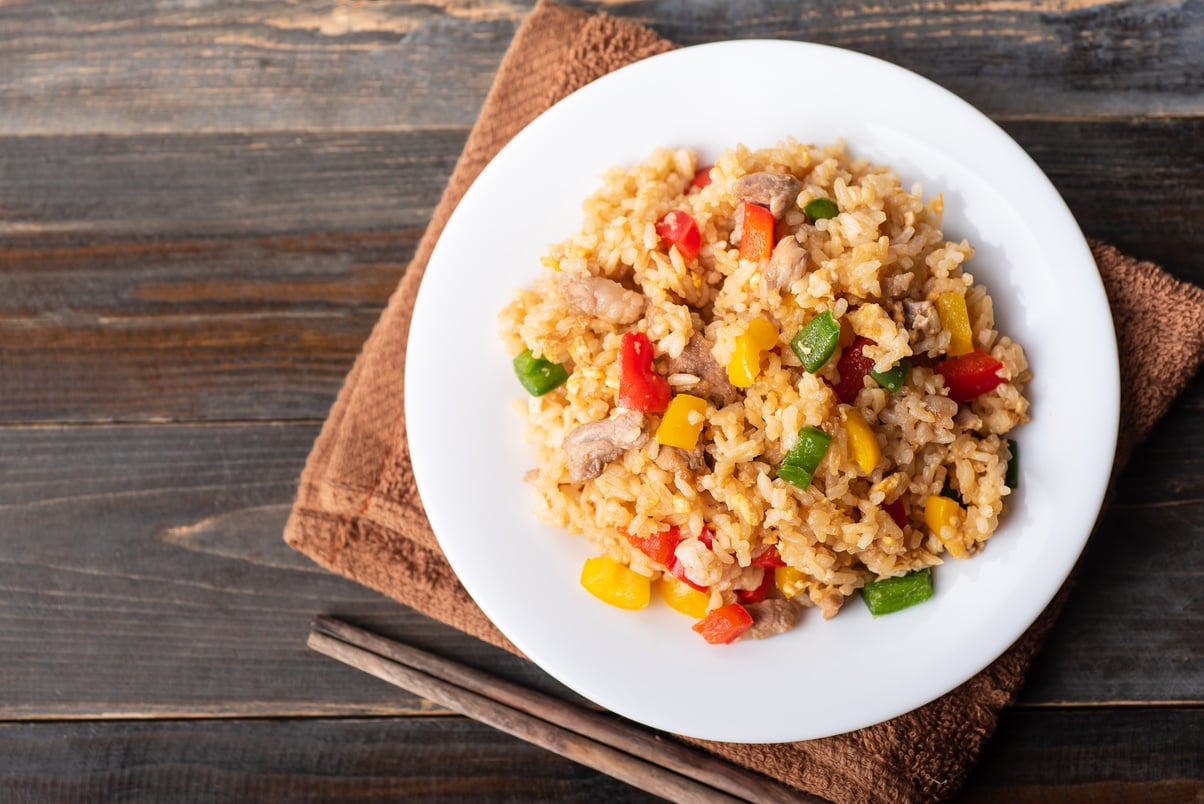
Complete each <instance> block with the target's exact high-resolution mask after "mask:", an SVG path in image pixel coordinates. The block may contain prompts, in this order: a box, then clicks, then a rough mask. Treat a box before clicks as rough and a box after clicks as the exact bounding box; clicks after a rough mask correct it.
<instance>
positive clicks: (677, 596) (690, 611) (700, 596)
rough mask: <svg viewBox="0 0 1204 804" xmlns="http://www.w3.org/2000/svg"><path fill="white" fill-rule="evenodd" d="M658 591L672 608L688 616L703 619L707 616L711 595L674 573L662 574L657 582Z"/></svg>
mask: <svg viewBox="0 0 1204 804" xmlns="http://www.w3.org/2000/svg"><path fill="white" fill-rule="evenodd" d="M656 591H657V592H659V593H660V596H661V597H662V598H663V599H664V601H665V602H666V603H668V604H669V606H670V608H672V609H674V610H675V611H680V612H681V613H682V614H684V615H686V616H687V617H693V618H694V619H695V620H701V619H702V618H703V617H705V616H707V606H709V605H710V603H711V596H710V595H708V594H707V593H706V592H702V591H699V590H698V589H695V588H693V587H691V586H690V585H689V584H685V583H682V582H681V581H679V580H677V579H676V578H674V577H673V576H672V575H662V576H661V577H660V580H658V581H657V582H656Z"/></svg>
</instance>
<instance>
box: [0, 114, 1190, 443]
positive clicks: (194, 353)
mask: <svg viewBox="0 0 1204 804" xmlns="http://www.w3.org/2000/svg"><path fill="white" fill-rule="evenodd" d="M1009 129H1010V130H1011V133H1012V134H1013V135H1014V136H1016V137H1017V139H1018V140H1019V141H1020V143H1021V144H1022V145H1024V146H1025V147H1026V148H1027V149H1028V150H1029V151H1030V152H1031V153H1033V154H1034V156H1035V157H1036V158H1037V160H1038V162H1039V163H1040V164H1041V165H1042V167H1043V168H1044V169H1045V170H1046V171H1047V172H1048V173H1049V174H1050V176H1051V177H1052V178H1053V181H1054V183H1055V185H1056V186H1057V187H1058V189H1059V190H1060V191H1061V192H1062V193H1063V194H1064V196H1065V197H1066V198H1067V200H1068V202H1069V204H1070V207H1071V209H1072V211H1074V213H1075V214H1076V215H1077V216H1078V219H1079V221H1080V225H1081V226H1082V228H1083V229H1084V230H1085V231H1086V233H1087V234H1088V235H1091V236H1096V237H1102V238H1106V239H1110V240H1112V241H1114V242H1117V243H1119V244H1120V245H1121V246H1123V247H1125V248H1127V249H1129V251H1130V252H1131V253H1133V254H1135V255H1137V256H1140V257H1143V258H1146V259H1156V260H1161V261H1162V262H1163V264H1164V265H1165V266H1166V267H1167V268H1168V269H1169V270H1170V271H1171V272H1172V273H1174V274H1176V275H1177V276H1180V277H1181V278H1183V279H1187V280H1189V281H1194V282H1197V283H1200V284H1204V264H1202V263H1201V262H1200V260H1199V259H1198V255H1199V253H1200V252H1201V250H1202V249H1204V188H1202V187H1201V186H1200V183H1199V181H1197V180H1196V179H1197V178H1198V175H1199V168H1200V165H1199V164H1198V162H1199V160H1198V159H1196V160H1195V161H1194V162H1193V160H1192V158H1191V156H1190V155H1191V154H1193V153H1198V149H1197V148H1195V144H1196V143H1198V142H1199V141H1201V139H1204V118H1199V119H1195V120H1180V121H1176V122H1174V123H1171V122H1166V121H1158V120H1145V121H1108V122H1098V123H1092V124H1086V123H1079V122H1058V121H1019V122H1016V123H1013V124H1009ZM464 135H465V133H464V132H463V131H444V132H426V133H422V134H414V133H405V132H398V133H361V134H355V135H345V136H337V137H336V136H312V137H309V136H307V137H303V138H300V139H299V138H297V137H294V136H286V135H262V136H258V135H257V136H243V135H224V134H223V135H187V136H173V137H162V138H156V137H29V138H20V137H18V138H8V139H4V138H0V172H2V173H3V174H4V175H5V177H6V181H7V183H6V184H5V185H4V187H8V188H13V189H12V190H6V189H4V188H0V266H2V269H0V335H3V337H2V338H0V362H2V363H3V366H4V372H5V386H6V393H5V394H4V395H3V396H2V397H0V421H10V422H12V421H48V420H57V421H114V420H117V421H135V420H137V421H147V420H155V421H160V420H164V419H173V420H174V419H188V420H207V419H280V418H321V417H323V416H325V414H326V411H327V410H328V409H329V407H330V404H331V402H332V401H333V399H334V395H335V393H336V392H337V390H338V387H339V385H340V384H341V382H342V379H343V377H344V376H345V374H346V371H347V370H348V369H349V368H350V365H351V362H352V360H353V358H354V356H355V354H356V353H357V352H358V350H359V347H360V345H361V344H362V342H363V340H364V338H366V337H367V334H368V332H369V330H370V328H371V326H372V324H373V322H374V320H375V318H376V315H377V311H378V310H379V309H380V307H381V306H383V304H384V302H385V301H386V299H387V298H388V295H389V293H390V292H391V289H392V287H393V286H394V284H395V283H396V281H397V280H398V279H399V278H400V276H401V274H402V272H403V270H404V265H405V263H406V262H407V261H408V260H409V258H410V257H411V256H412V254H413V250H414V247H415V245H416V243H417V240H418V238H419V237H420V234H421V231H422V228H423V227H424V226H425V223H426V221H427V220H428V218H429V215H430V210H431V209H432V207H433V206H434V204H435V203H436V202H437V200H438V198H439V195H440V193H441V192H442V187H443V182H444V181H445V180H446V176H447V175H448V174H449V173H450V171H451V168H452V165H453V163H454V160H455V158H456V155H457V154H458V151H459V149H460V148H461V147H462V145H463V138H464ZM1185 155H1187V156H1186V158H1185ZM1118 187H1124V193H1123V195H1121V196H1119V198H1120V202H1119V203H1118V194H1117V188H1118ZM1168 193H1169V194H1172V195H1171V196H1170V197H1174V198H1176V199H1177V200H1176V202H1175V203H1174V204H1168V203H1166V199H1167V197H1168ZM1122 220H1123V222H1124V223H1123V225H1120V224H1119V221H1122ZM51 279H53V281H50V280H51Z"/></svg>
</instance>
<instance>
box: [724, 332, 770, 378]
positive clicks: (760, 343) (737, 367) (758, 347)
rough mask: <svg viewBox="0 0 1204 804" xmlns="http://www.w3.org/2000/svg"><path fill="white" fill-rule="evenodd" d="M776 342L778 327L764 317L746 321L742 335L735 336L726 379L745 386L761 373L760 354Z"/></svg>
mask: <svg viewBox="0 0 1204 804" xmlns="http://www.w3.org/2000/svg"><path fill="white" fill-rule="evenodd" d="M777 344H778V329H777V327H775V326H774V325H773V324H771V323H769V322H768V321H766V320H765V319H764V318H754V319H753V320H752V321H749V322H748V329H746V330H745V331H744V334H743V335H737V336H736V348H735V351H734V352H732V361H731V362H730V363H728V364H727V379H728V382H730V383H731V384H732V385H734V386H736V387H737V388H747V387H748V386H750V385H752V384H753V380H755V379H756V378H757V376H758V375H759V374H760V373H761V356H762V355H763V354H764V353H765V352H768V351H769V350H770V349H772V348H773V347H775V346H777Z"/></svg>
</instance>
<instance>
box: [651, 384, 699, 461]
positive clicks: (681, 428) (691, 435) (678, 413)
mask: <svg viewBox="0 0 1204 804" xmlns="http://www.w3.org/2000/svg"><path fill="white" fill-rule="evenodd" d="M706 411H707V403H706V400H705V399H699V398H698V397H696V396H692V395H690V394H678V395H677V396H675V397H673V400H672V401H671V402H669V407H668V409H667V410H665V415H664V417H663V418H662V419H661V423H660V426H659V427H657V428H656V443H658V444H663V445H665V446H667V447H680V448H682V449H694V447H696V446H698V435H699V434H700V433H701V432H702V425H703V424H705V423H706Z"/></svg>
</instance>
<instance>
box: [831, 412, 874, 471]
mask: <svg viewBox="0 0 1204 804" xmlns="http://www.w3.org/2000/svg"><path fill="white" fill-rule="evenodd" d="M841 411H842V413H843V417H844V431H845V436H846V438H847V439H848V441H847V443H848V446H849V452H850V453H851V454H850V457H851V458H852V459H853V461H854V462H855V463H856V464H857V468H858V469H860V470H861V471H862V472H864V473H865V474H867V475H868V474H870V473H871V472H873V471H874V467H875V466H877V465H878V458H880V457H881V456H882V450H881V448H879V446H878V439H877V438H875V437H874V431H873V429H872V428H871V427H870V426H869V424H868V423H867V422H866V420H865V417H864V416H862V415H861V411H859V410H857V408H853V407H842V408H841Z"/></svg>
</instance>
